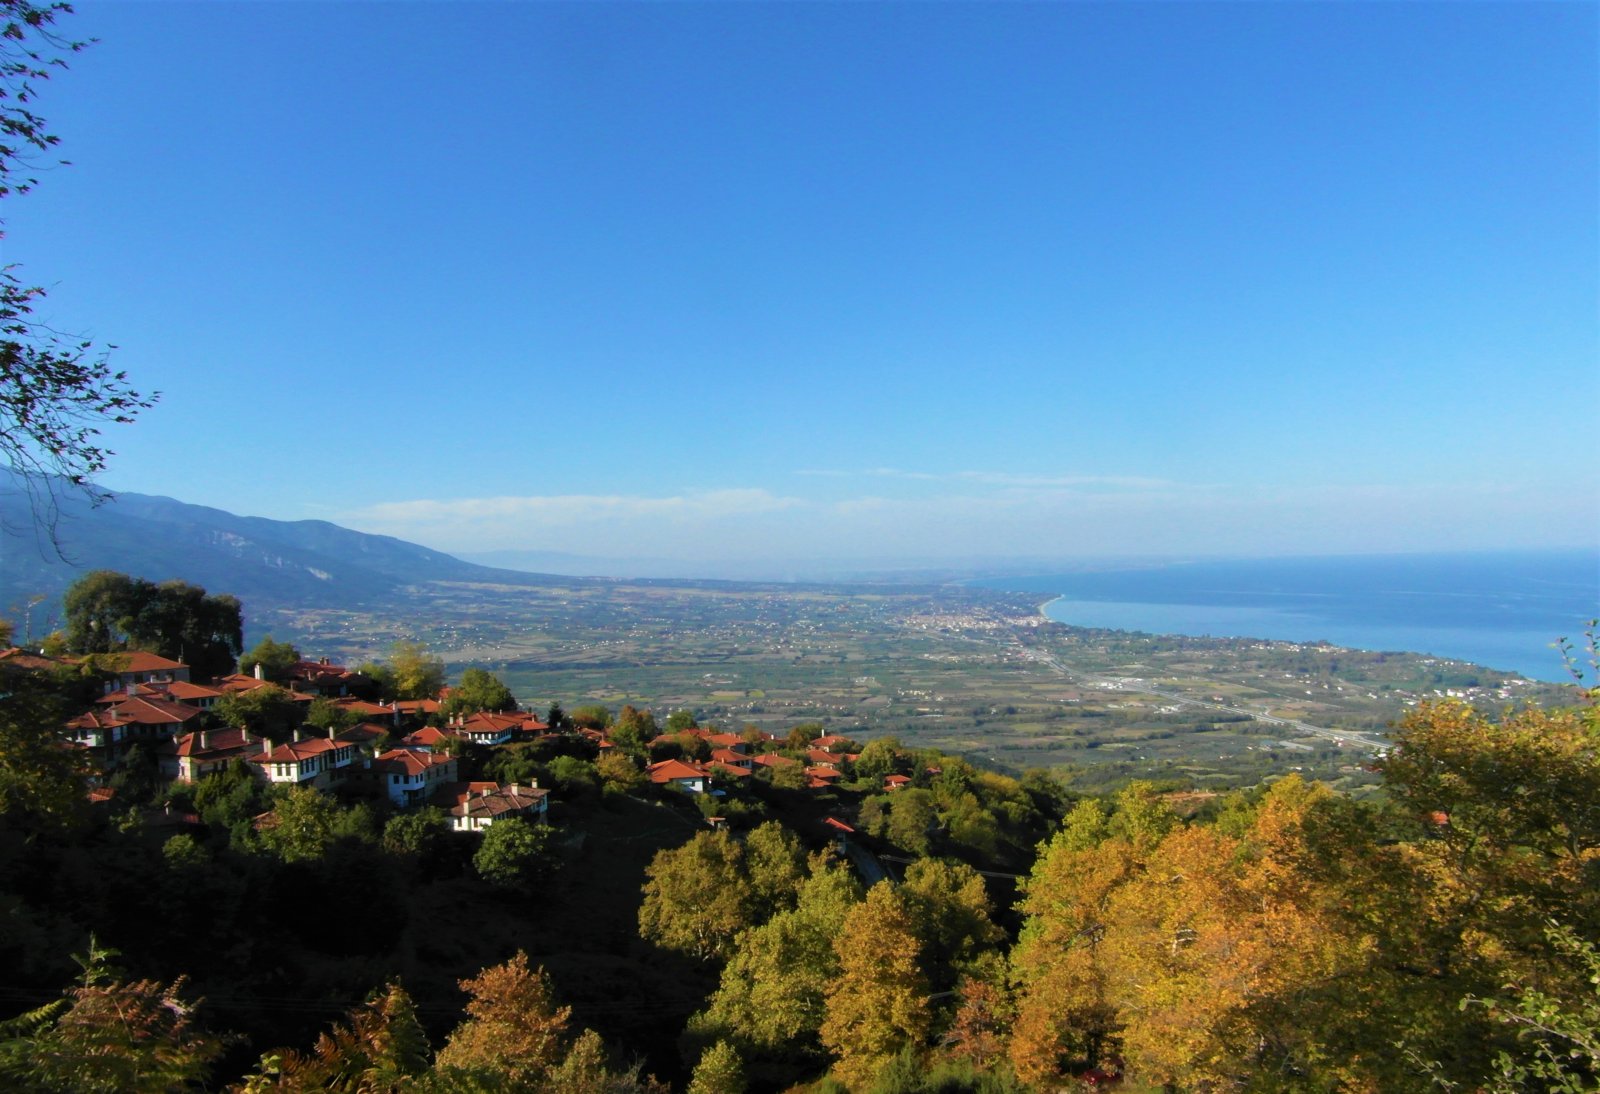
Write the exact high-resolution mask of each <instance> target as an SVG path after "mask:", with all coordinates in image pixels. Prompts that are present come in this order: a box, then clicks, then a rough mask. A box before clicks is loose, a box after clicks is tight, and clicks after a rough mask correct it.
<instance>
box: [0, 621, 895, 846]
mask: <svg viewBox="0 0 1600 1094" xmlns="http://www.w3.org/2000/svg"><path fill="white" fill-rule="evenodd" d="M296 652H298V651H296ZM246 663H247V664H248V661H247V662H246ZM0 667H4V668H8V669H10V670H12V671H17V670H27V671H36V672H41V671H56V672H61V671H77V672H80V673H87V674H88V676H89V677H91V678H92V679H94V680H96V681H98V683H99V685H100V688H101V690H102V694H101V695H100V696H99V697H98V698H97V699H95V701H94V703H93V705H92V706H91V707H89V708H88V709H86V710H84V711H82V712H81V713H80V714H78V715H77V716H76V717H73V718H72V719H70V720H69V721H67V722H66V723H65V726H64V731H65V732H64V736H63V740H64V742H65V744H66V745H68V746H69V747H71V748H72V749H75V750H78V751H79V752H81V754H82V755H83V756H84V758H85V759H86V761H87V767H88V769H89V771H91V772H92V779H91V781H92V783H93V785H92V788H91V789H90V791H89V793H90V795H91V798H92V799H93V800H95V801H99V802H108V801H110V800H111V799H112V797H113V796H114V794H115V791H114V789H113V788H112V785H111V784H112V783H113V782H114V780H115V778H116V776H117V775H118V773H119V772H122V771H124V770H125V769H126V768H128V767H129V765H132V764H137V763H141V762H142V763H150V762H152V761H153V763H154V765H155V768H156V771H157V772H158V773H159V777H160V779H162V780H164V781H166V782H169V783H177V784H195V783H197V782H198V781H199V780H200V779H202V778H204V777H206V776H208V775H214V774H221V773H223V772H225V771H227V770H228V769H229V768H230V767H234V766H235V765H239V766H240V767H241V769H242V770H245V771H247V772H249V774H250V775H251V776H252V777H253V778H254V779H256V780H257V781H259V782H261V783H264V784H268V785H271V786H276V787H305V788H310V789H314V790H317V791H322V792H327V793H334V794H337V795H339V796H341V797H344V798H347V799H360V798H368V799H380V798H381V799H384V800H386V802H387V804H388V805H389V806H391V807H393V808H395V809H411V808H417V807H424V806H433V807H437V808H440V809H442V810H443V811H444V812H445V813H446V815H447V816H448V817H449V822H450V825H451V827H452V828H453V829H454V830H456V831H462V832H476V831H482V830H483V829H484V828H487V827H488V826H489V825H491V824H494V823H495V822H497V821H501V820H505V819H509V818H512V817H522V818H525V819H530V820H539V821H542V820H544V819H545V818H546V816H547V813H548V799H549V791H548V790H547V789H543V788H541V787H539V786H538V785H537V781H536V780H533V779H530V780H527V781H525V782H518V781H511V782H500V781H496V780H494V779H487V778H476V777H472V776H474V775H476V774H478V773H480V772H482V771H483V770H485V769H492V768H493V767H494V766H495V762H494V761H495V760H496V757H497V753H499V752H501V751H502V750H509V749H515V748H517V747H519V746H530V745H542V746H545V748H546V749H551V748H554V749H562V748H565V749H569V750H572V751H575V752H577V753H580V754H588V755H592V756H593V757H594V758H597V759H598V758H606V759H607V762H608V764H609V767H610V770H611V772H612V773H613V775H614V776H615V775H619V774H620V775H621V778H620V779H619V780H618V781H620V782H622V783H624V784H626V783H629V782H631V781H632V780H630V779H629V778H628V777H627V776H626V774H625V771H626V769H627V768H628V767H632V768H633V769H634V770H635V771H636V772H637V774H638V776H639V778H640V779H641V780H643V781H648V782H649V783H651V784H654V785H656V786H658V787H663V788H670V789H674V790H678V791H682V792H684V793H685V794H690V795H708V796H722V795H724V794H725V793H726V789H727V788H730V787H732V788H736V787H738V786H739V785H740V784H741V783H742V782H745V781H748V780H751V779H756V778H760V779H765V780H768V781H771V782H773V783H774V784H776V785H778V786H780V787H784V788H789V789H798V788H807V789H813V790H818V789H827V788H829V787H833V786H836V785H838V784H839V783H840V782H841V780H844V779H845V778H846V777H847V776H848V775H849V774H850V772H851V771H852V768H853V766H854V764H855V762H856V761H857V760H858V759H859V758H860V754H859V752H858V751H855V749H856V748H857V746H856V744H855V742H854V741H851V740H850V739H848V738H845V737H841V736H836V735H818V733H817V732H816V731H815V730H810V729H805V728H802V729H800V730H799V731H798V732H796V733H792V734H790V735H788V736H785V737H780V736H778V735H775V734H772V733H767V732H763V731H760V730H756V729H754V728H749V729H746V730H745V731H743V732H740V733H734V732H725V731H719V730H718V729H717V728H716V727H714V726H711V727H708V726H699V725H696V724H694V722H693V720H692V718H686V717H683V716H681V715H680V716H678V717H677V718H675V719H674V720H673V723H672V725H671V726H670V727H669V728H668V729H667V730H664V731H663V730H660V729H658V728H657V727H655V725H654V719H653V716H651V715H649V714H648V712H646V713H644V714H640V712H637V711H635V710H634V709H633V708H631V707H629V708H625V710H624V714H623V718H622V720H621V721H620V722H619V723H617V724H616V725H615V726H613V725H612V724H610V723H609V722H608V720H605V719H597V718H595V717H593V712H592V711H591V712H589V717H588V718H587V719H586V720H587V723H588V724H580V723H579V722H578V721H575V720H573V719H572V718H569V717H567V716H565V715H564V714H563V712H562V711H561V710H560V708H559V707H556V708H554V709H553V710H552V711H551V712H548V713H546V714H545V715H543V716H541V715H536V714H534V713H531V712H527V711H523V710H520V709H518V708H517V707H516V706H515V705H514V704H512V705H507V706H503V707H502V708H501V709H494V710H487V709H470V707H471V706H472V705H473V704H470V703H463V702H462V701H460V695H459V691H458V689H452V688H449V687H441V688H439V689H438V690H437V691H436V692H435V693H434V694H432V695H429V696H426V697H423V698H419V699H394V698H391V699H387V700H385V699H383V698H382V696H381V690H382V689H381V685H380V682H379V681H378V680H375V679H373V678H372V677H371V676H368V675H365V674H363V673H362V672H361V671H359V670H355V669H350V668H347V667H345V666H342V665H336V664H332V663H331V662H330V661H329V660H328V659H327V658H318V659H302V658H298V657H296V658H295V659H294V660H292V661H289V662H287V663H286V664H283V665H282V666H280V667H279V669H278V670H277V671H276V672H274V673H272V674H271V675H270V676H269V672H268V668H267V665H266V664H265V663H264V662H262V661H256V662H255V663H254V664H249V668H250V670H251V671H249V672H236V673H230V674H227V675H224V676H220V677H216V678H214V679H210V680H207V681H204V682H198V681H195V680H194V679H192V678H191V677H192V670H191V667H190V666H189V665H186V664H184V663H183V662H181V661H177V660H173V659H171V658H167V657H163V656H161V655H159V654H155V653H151V652H147V651H143V650H132V651H127V652H120V653H116V654H110V655H99V656H97V657H94V658H72V657H50V656H48V655H45V654H43V653H32V652H29V651H26V650H22V649H19V648H15V647H13V648H10V649H5V650H0ZM241 697H243V698H245V699H246V700H247V701H248V700H249V699H251V698H254V699H256V700H267V702H266V703H260V702H258V703H257V704H256V705H257V706H258V707H261V706H268V707H270V706H276V707H278V708H281V713H280V715H279V717H278V718H277V719H276V720H275V721H274V720H273V719H272V718H270V717H266V716H259V715H258V716H256V717H249V716H248V715H247V716H245V717H244V718H238V717H236V718H235V719H234V720H235V721H244V722H245V723H246V724H243V725H239V724H230V723H229V721H228V720H227V719H225V718H224V717H223V716H222V714H221V711H222V709H223V708H224V707H227V706H228V702H227V701H228V700H229V699H230V698H233V699H239V698H241ZM453 699H454V701H453ZM274 701H275V702H274ZM314 706H317V707H319V708H320V710H319V711H318V712H317V713H313V707H314ZM318 723H321V724H318ZM613 729H619V730H621V731H622V732H621V734H620V736H622V738H623V739H621V740H619V739H617V738H616V737H614V736H613ZM641 745H642V746H643V747H642V748H641V747H640V746H641ZM911 782H912V779H911V778H910V777H909V776H908V775H905V774H902V773H899V772H889V773H887V774H884V775H883V776H882V781H881V789H883V790H885V791H892V790H897V789H900V788H902V787H905V786H908V785H910V784H911ZM713 819H714V820H715V821H720V820H721V818H713ZM258 821H259V822H260V823H263V824H270V823H271V820H270V814H268V815H264V816H263V817H260V818H258Z"/></svg>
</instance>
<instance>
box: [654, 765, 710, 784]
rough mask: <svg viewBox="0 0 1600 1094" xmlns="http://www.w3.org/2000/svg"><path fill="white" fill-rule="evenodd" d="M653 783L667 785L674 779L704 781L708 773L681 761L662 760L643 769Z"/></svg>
mask: <svg viewBox="0 0 1600 1094" xmlns="http://www.w3.org/2000/svg"><path fill="white" fill-rule="evenodd" d="M645 770H646V771H647V772H649V774H650V781H651V782H653V783H667V782H672V781H673V780H674V779H704V778H706V777H707V775H708V773H707V771H706V770H705V768H703V767H698V766H696V765H695V764H691V763H684V762H683V761H682V760H662V761H661V762H660V763H653V764H651V765H650V766H649V767H647V768H645Z"/></svg>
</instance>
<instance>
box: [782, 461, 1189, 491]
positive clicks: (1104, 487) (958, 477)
mask: <svg viewBox="0 0 1600 1094" xmlns="http://www.w3.org/2000/svg"><path fill="white" fill-rule="evenodd" d="M795 474H797V475H804V476H808V477H814V478H838V479H845V478H878V479H904V480H908V481H913V482H946V483H972V484H976V485H982V486H1000V487H1020V488H1030V489H1052V488H1054V489H1075V490H1089V491H1145V490H1171V489H1185V488H1186V487H1183V486H1182V484H1179V483H1175V482H1172V481H1171V480H1169V479H1157V478H1150V477H1147V476H1141V475H1043V474H1029V473H1020V472H1014V471H942V472H939V471H907V470H904V469H902V468H898V467H871V468H865V469H861V470H855V471H850V470H843V469H828V468H807V469H805V470H801V471H797V472H795Z"/></svg>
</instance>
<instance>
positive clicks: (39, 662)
mask: <svg viewBox="0 0 1600 1094" xmlns="http://www.w3.org/2000/svg"><path fill="white" fill-rule="evenodd" d="M0 664H4V665H9V666H11V667H13V668H19V669H41V670H47V669H53V668H59V667H60V666H61V665H64V664H66V662H65V661H58V660H56V659H55V658H54V657H46V656H45V655H44V654H42V653H34V652H33V651H32V650H25V649H22V648H21V647H20V646H12V647H11V648H10V649H6V650H0Z"/></svg>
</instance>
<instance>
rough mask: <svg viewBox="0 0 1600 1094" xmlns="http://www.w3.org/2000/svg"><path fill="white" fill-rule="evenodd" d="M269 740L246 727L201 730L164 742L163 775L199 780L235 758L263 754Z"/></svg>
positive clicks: (193, 780) (246, 757) (222, 768)
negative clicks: (244, 728) (266, 740)
mask: <svg viewBox="0 0 1600 1094" xmlns="http://www.w3.org/2000/svg"><path fill="white" fill-rule="evenodd" d="M265 744H266V742H265V741H264V740H263V738H260V737H257V736H256V735H255V734H253V733H250V732H248V731H247V730H243V729H232V728H229V729H202V730H197V731H196V732H193V733H185V734H183V735H182V736H181V737H177V738H175V739H174V740H171V741H166V742H163V744H162V746H161V751H160V753H159V756H160V762H161V774H162V776H163V777H164V778H168V779H175V780H176V781H178V782H182V783H192V782H196V781H198V780H200V779H202V778H204V777H205V776H207V775H214V774H217V773H219V772H222V771H225V770H227V767H228V765H229V764H231V763H233V762H234V761H235V760H246V761H248V760H252V759H254V758H256V757H257V756H259V755H261V753H262V752H263V751H264V746H265Z"/></svg>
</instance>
